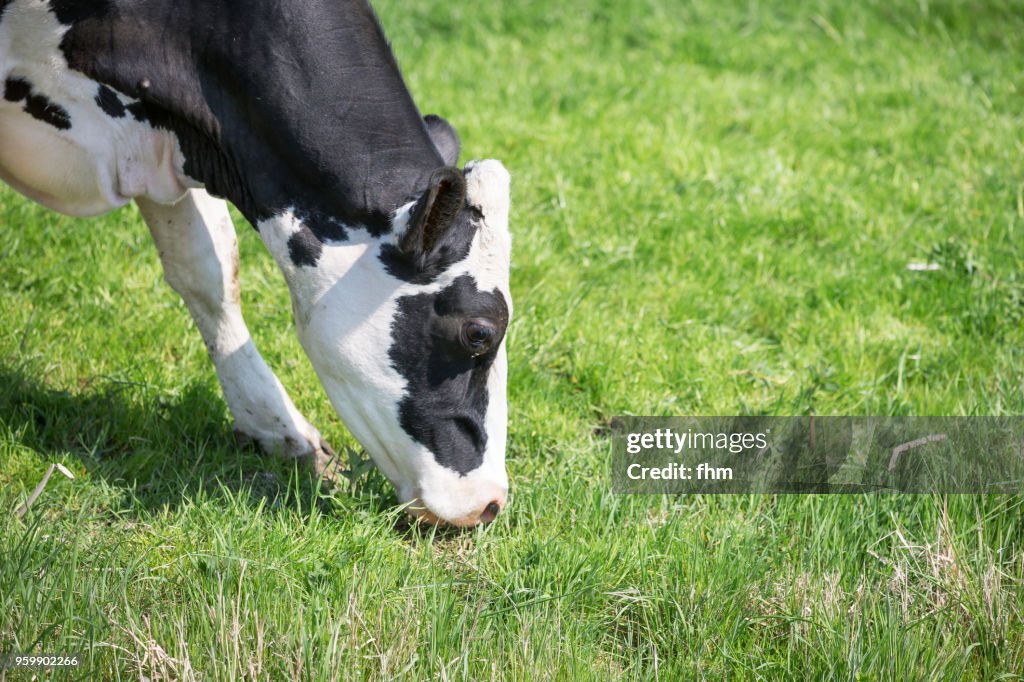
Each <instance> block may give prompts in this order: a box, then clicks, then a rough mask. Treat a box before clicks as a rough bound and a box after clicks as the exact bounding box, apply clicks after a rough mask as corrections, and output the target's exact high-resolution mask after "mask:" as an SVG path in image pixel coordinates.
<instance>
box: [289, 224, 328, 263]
mask: <svg viewBox="0 0 1024 682" xmlns="http://www.w3.org/2000/svg"><path fill="white" fill-rule="evenodd" d="M323 252H324V243H323V242H322V241H320V240H319V239H317V238H316V235H315V234H313V230H311V229H309V227H307V226H306V225H303V226H302V228H301V229H300V230H299V231H298V232H296V233H295V234H293V235H292V236H291V237H289V238H288V257H289V258H291V261H292V263H295V265H298V266H306V267H313V266H314V265H316V264H317V262H318V261H319V260H320V255H321V254H322V253H323Z"/></svg>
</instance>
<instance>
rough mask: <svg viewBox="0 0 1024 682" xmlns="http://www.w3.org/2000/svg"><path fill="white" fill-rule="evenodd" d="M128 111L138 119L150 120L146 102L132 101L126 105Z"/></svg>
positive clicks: (141, 120) (143, 121)
mask: <svg viewBox="0 0 1024 682" xmlns="http://www.w3.org/2000/svg"><path fill="white" fill-rule="evenodd" d="M125 109H127V110H128V113H129V114H131V115H132V118H134V119H135V120H136V121H139V122H141V123H146V122H147V121H149V117H148V116H147V115H146V104H145V102H132V103H131V104H129V105H128V106H126V107H125Z"/></svg>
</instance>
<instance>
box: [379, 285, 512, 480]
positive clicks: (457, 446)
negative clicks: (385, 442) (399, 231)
mask: <svg viewBox="0 0 1024 682" xmlns="http://www.w3.org/2000/svg"><path fill="white" fill-rule="evenodd" d="M471 318H484V319H487V320H489V321H491V322H493V324H494V325H495V329H496V331H497V334H496V335H495V337H494V340H493V344H492V346H491V349H490V350H489V351H488V352H487V353H484V354H482V355H478V356H476V357H473V355H472V353H471V352H470V351H468V350H467V349H466V348H465V347H463V346H462V345H461V343H460V336H459V332H460V330H461V329H462V326H463V324H465V322H466V321H467V320H468V319H471ZM507 326H508V305H507V303H506V302H505V298H504V297H503V296H502V295H501V293H500V292H498V291H493V292H484V291H480V290H479V289H477V287H476V283H475V282H474V280H473V278H472V277H470V276H468V275H464V276H462V277H459V278H458V279H456V280H455V281H454V282H453V283H452V284H451V285H450V286H448V287H446V288H445V289H442V290H441V291H439V292H437V293H433V294H419V295H415V296H406V297H404V298H402V299H400V300H399V302H398V314H397V315H396V316H395V320H394V322H393V323H392V328H391V329H392V337H393V339H394V340H393V342H392V345H391V349H390V350H389V351H388V355H389V357H390V359H391V365H392V366H393V367H394V368H395V370H396V371H397V372H398V373H399V374H401V375H402V377H403V378H405V380H406V381H407V382H408V391H407V394H406V396H405V398H403V400H402V402H401V404H400V405H399V417H400V419H401V424H402V428H403V429H404V430H405V431H406V432H407V433H408V434H409V435H410V436H412V437H413V439H415V440H416V441H417V442H418V443H421V444H422V445H425V446H426V447H427V448H429V449H430V451H431V452H432V453H433V455H434V459H435V460H436V461H437V463H438V464H440V465H442V466H444V467H447V468H449V469H451V470H453V471H456V472H458V473H459V474H462V475H466V474H467V473H469V472H470V471H472V470H473V469H476V468H477V467H479V466H480V464H481V463H482V462H483V457H484V449H485V448H486V446H487V432H486V430H485V428H484V418H485V417H486V412H487V405H488V396H487V374H488V372H489V370H490V368H491V365H493V364H494V358H495V356H496V354H497V349H498V347H499V346H500V344H501V340H502V338H503V336H504V334H505V329H506V327H507Z"/></svg>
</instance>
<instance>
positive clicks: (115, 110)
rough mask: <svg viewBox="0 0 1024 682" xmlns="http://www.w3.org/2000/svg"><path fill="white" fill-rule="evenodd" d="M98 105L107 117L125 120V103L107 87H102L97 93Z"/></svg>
mask: <svg viewBox="0 0 1024 682" xmlns="http://www.w3.org/2000/svg"><path fill="white" fill-rule="evenodd" d="M96 104H98V105H99V106H100V109H102V110H103V111H104V113H106V115H107V116H110V117H112V118H124V114H125V108H124V103H123V102H122V101H121V98H120V97H118V96H117V93H116V92H114V91H113V90H111V89H110V88H108V87H107V86H106V85H101V86H100V88H99V91H98V92H97V93H96Z"/></svg>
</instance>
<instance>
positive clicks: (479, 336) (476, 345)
mask: <svg viewBox="0 0 1024 682" xmlns="http://www.w3.org/2000/svg"><path fill="white" fill-rule="evenodd" d="M494 336H495V329H494V327H493V326H492V325H491V324H489V323H487V322H484V321H483V320H470V321H469V322H467V323H466V324H464V325H462V345H463V346H464V347H465V348H466V350H468V351H469V352H470V353H472V354H473V355H474V356H476V355H481V354H483V353H486V352H487V350H488V349H489V348H490V347H491V342H492V341H493V340H494Z"/></svg>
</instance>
